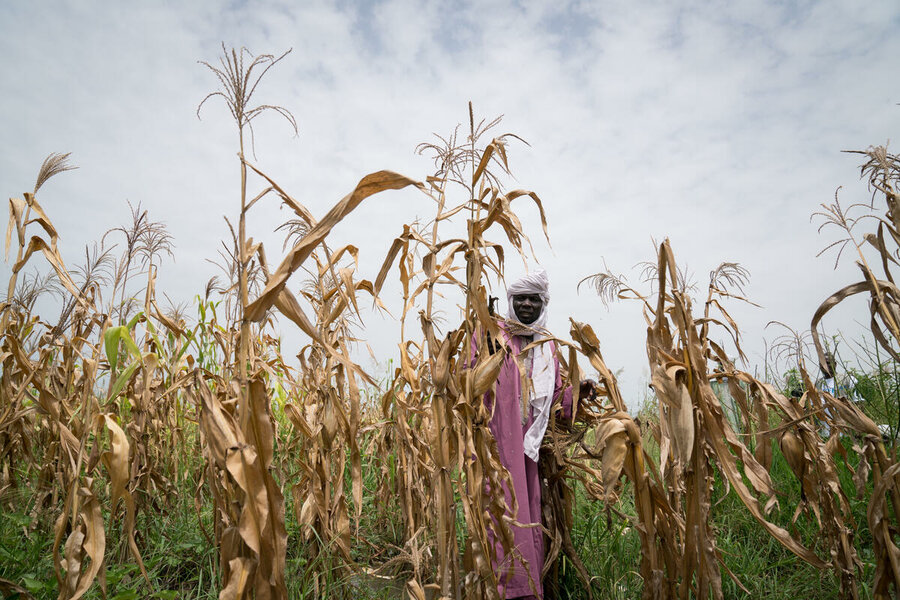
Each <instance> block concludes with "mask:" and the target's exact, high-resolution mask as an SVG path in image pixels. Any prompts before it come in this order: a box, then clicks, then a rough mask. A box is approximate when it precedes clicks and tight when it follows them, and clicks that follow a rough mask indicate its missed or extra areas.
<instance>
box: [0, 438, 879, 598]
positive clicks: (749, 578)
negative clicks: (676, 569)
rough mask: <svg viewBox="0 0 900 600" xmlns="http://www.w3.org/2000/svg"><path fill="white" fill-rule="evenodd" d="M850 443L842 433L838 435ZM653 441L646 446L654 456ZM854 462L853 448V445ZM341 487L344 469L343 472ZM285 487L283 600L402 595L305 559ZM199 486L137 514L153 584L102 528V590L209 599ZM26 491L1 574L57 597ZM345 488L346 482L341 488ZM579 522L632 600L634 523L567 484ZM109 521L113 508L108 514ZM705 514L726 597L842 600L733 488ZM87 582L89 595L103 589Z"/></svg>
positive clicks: (784, 486) (3, 547) (364, 547)
mask: <svg viewBox="0 0 900 600" xmlns="http://www.w3.org/2000/svg"><path fill="white" fill-rule="evenodd" d="M845 445H846V446H847V447H848V450H849V445H850V444H849V442H848V443H847V444H845ZM652 450H653V449H652V448H651V453H652ZM850 457H851V462H853V461H855V457H854V455H853V454H852V452H851V453H850ZM185 468H186V469H187V470H188V471H189V472H197V471H198V470H199V459H197V461H196V464H189V465H185ZM377 468H378V465H377V463H376V460H375V459H374V457H365V458H364V464H363V476H364V499H363V504H364V505H363V509H362V518H361V520H360V523H359V535H358V536H356V537H355V538H354V540H353V558H354V560H356V561H357V562H358V564H360V565H363V566H369V567H377V566H378V565H379V564H383V562H384V561H386V560H388V559H389V558H390V557H391V556H394V555H395V554H396V552H397V551H398V548H399V547H400V546H402V543H403V539H402V537H403V526H402V523H401V522H400V518H399V514H397V511H398V508H399V507H398V506H397V505H396V504H394V505H393V506H390V505H389V506H387V507H386V506H383V505H382V504H380V503H377V502H376V500H375V486H376V479H375V475H376V471H377ZM838 469H839V472H840V474H841V480H842V483H843V485H844V490H845V493H846V494H847V496H848V498H849V500H850V504H851V508H852V512H853V515H854V518H855V520H856V527H855V530H854V535H855V542H856V546H857V548H858V550H859V553H860V559H861V560H862V562H863V572H862V575H861V578H860V585H859V591H860V595H861V598H864V599H866V598H870V597H871V595H870V593H869V591H868V588H869V587H870V586H871V582H872V578H873V574H874V564H873V557H872V551H871V536H870V535H869V532H868V529H867V526H866V520H865V509H866V503H865V500H859V499H857V498H856V493H855V489H854V488H853V483H852V480H851V479H850V477H851V475H850V472H849V471H848V470H847V468H846V467H845V466H844V465H843V463H842V462H841V461H840V460H839V461H838ZM771 475H772V478H773V481H774V483H775V486H776V488H777V489H779V490H780V491H781V492H783V495H782V496H780V497H779V502H780V504H779V507H778V508H776V509H775V511H773V514H772V515H770V518H771V519H772V520H773V521H774V522H775V523H777V524H778V525H780V526H782V527H785V528H786V529H788V530H790V531H791V532H792V533H794V534H795V535H798V536H799V537H800V539H802V540H803V541H804V543H806V544H808V545H810V546H812V547H813V548H815V549H816V551H817V553H818V554H819V555H820V556H823V557H825V556H827V552H826V550H825V548H824V547H823V545H822V540H821V539H820V535H819V528H818V525H817V524H816V523H815V520H814V518H813V517H812V515H810V514H808V513H806V514H803V515H801V516H800V518H799V519H798V520H797V523H796V525H792V524H791V517H792V515H793V511H794V507H795V506H796V504H797V502H798V501H799V494H800V490H799V484H798V482H797V481H796V480H795V478H794V476H793V474H792V473H791V472H790V470H789V468H788V467H787V464H786V463H785V461H784V459H783V458H782V456H781V454H780V453H779V452H777V451H776V452H775V458H774V461H773V466H772V470H771ZM347 479H348V485H349V474H348V478H347ZM282 484H283V486H284V488H285V490H286V493H285V500H286V504H287V506H286V512H287V527H288V556H287V565H286V567H287V572H286V573H287V574H286V581H287V585H288V591H289V597H290V598H312V597H314V594H313V590H314V583H313V574H318V576H319V592H320V594H321V597H334V598H353V599H354V600H365V599H372V600H374V599H378V598H384V599H387V598H398V597H400V596H401V590H402V583H403V581H404V580H405V578H407V577H408V572H406V571H404V570H403V569H402V568H400V569H398V570H395V572H394V573H392V574H393V575H395V576H396V579H397V583H391V582H389V581H384V580H380V579H377V578H373V577H371V576H367V575H365V574H356V575H353V574H351V573H349V572H347V571H346V570H343V569H342V568H341V567H340V564H341V563H340V561H339V560H337V558H336V557H335V556H334V555H333V554H331V553H329V552H327V551H326V552H325V553H324V554H323V555H320V556H319V557H318V558H317V559H316V560H314V561H311V560H310V559H309V558H308V556H309V553H308V547H307V545H306V543H305V542H304V541H303V538H302V535H301V533H302V532H301V531H300V530H299V528H298V526H297V523H296V521H295V519H294V517H293V506H292V497H291V494H290V493H289V484H290V482H282ZM195 488H196V483H195V481H193V480H192V479H191V478H189V477H188V478H182V480H181V482H180V483H179V485H178V486H177V489H176V493H174V494H172V495H171V496H170V497H167V498H166V501H167V502H166V504H165V508H164V511H163V512H153V513H141V514H140V515H139V518H138V523H137V527H136V530H137V531H138V532H139V534H138V540H137V541H138V545H139V547H140V548H141V551H142V554H143V558H144V562H145V564H146V567H147V570H148V572H149V574H150V577H151V580H152V582H153V585H152V587H148V586H147V584H146V583H145V582H144V581H143V578H142V577H141V575H140V572H139V571H138V569H137V567H136V566H135V565H134V564H133V563H132V561H131V559H130V557H129V555H128V553H127V552H126V551H124V548H123V540H122V539H121V536H120V530H119V528H120V521H119V520H115V521H113V523H112V524H111V525H108V526H107V584H108V596H107V597H108V598H110V599H114V600H126V599H129V598H159V599H166V598H185V599H190V600H193V599H196V600H201V599H204V600H205V599H210V600H213V599H215V598H217V597H218V591H219V586H220V584H219V567H218V555H217V552H216V549H215V547H213V546H212V545H210V544H209V543H208V541H207V539H206V538H205V537H204V535H203V533H202V531H201V529H200V525H199V523H198V519H197V513H196V510H195V508H194V491H195ZM23 489H24V488H19V490H18V491H14V492H9V491H8V492H7V493H6V494H5V496H4V497H2V498H0V503H2V505H3V506H4V509H3V518H2V519H0V577H2V578H5V579H8V580H11V581H13V582H16V583H18V584H20V585H22V586H23V587H25V588H26V589H28V590H29V592H31V593H32V594H33V595H34V597H35V598H38V599H45V598H46V599H53V598H56V596H57V586H56V579H55V577H54V574H53V568H52V564H51V556H52V550H51V545H52V537H53V530H52V529H53V521H54V519H55V517H56V515H57V514H58V513H57V512H56V511H57V510H58V507H57V508H54V509H53V510H51V511H49V512H45V513H43V514H41V515H40V516H39V517H38V518H37V519H33V518H32V517H31V516H29V514H30V512H31V510H32V506H31V505H30V498H29V497H28V496H27V494H26V492H24V491H23ZM348 493H349V490H348ZM575 498H576V502H575V507H574V517H575V525H574V528H573V531H572V541H573V543H574V545H575V548H576V549H577V550H578V552H579V554H580V556H581V558H582V560H583V562H584V564H585V566H586V567H587V570H588V572H589V573H590V575H591V577H592V581H593V588H594V597H595V598H609V599H638V598H640V597H641V590H642V581H641V577H640V542H639V538H638V535H637V532H636V531H635V529H634V526H633V524H632V523H630V522H626V521H623V520H622V519H620V518H619V517H618V516H617V515H616V514H615V513H612V512H610V513H607V511H606V510H605V509H604V508H603V506H602V505H600V504H599V503H596V502H592V501H590V500H589V499H588V498H587V496H586V494H585V493H584V490H583V489H582V488H581V487H580V486H576V487H575ZM615 508H616V510H617V511H619V512H621V513H624V514H626V515H634V506H633V503H632V496H631V492H630V490H629V489H626V490H625V491H624V492H623V493H622V496H621V499H620V500H619V502H618V504H617V505H616V507H615ZM104 519H106V522H107V523H109V515H108V514H107V513H104ZM201 519H202V522H203V525H204V527H205V528H206V530H207V531H208V532H210V533H211V532H212V514H211V502H204V508H203V509H202V511H201ZM711 520H712V523H713V526H714V527H715V529H716V531H717V544H718V548H719V550H720V551H721V553H722V555H723V557H724V561H725V564H726V565H727V567H728V568H729V569H730V570H731V571H733V572H734V573H735V575H736V576H737V577H738V579H739V580H740V581H741V583H742V585H743V586H744V587H745V588H747V590H748V591H749V594H748V593H745V592H744V591H742V590H741V589H740V588H739V587H738V585H737V584H736V583H734V581H732V580H731V578H730V577H728V575H727V573H726V572H725V570H723V571H722V584H723V588H724V595H725V597H726V598H771V599H784V600H798V599H799V598H816V599H817V600H825V599H829V598H839V597H840V595H839V587H838V582H837V580H836V579H835V577H834V575H833V574H832V573H831V572H830V571H824V572H823V571H819V570H817V569H815V568H813V567H811V566H809V565H807V564H806V563H804V562H803V561H801V560H800V559H798V558H796V557H795V556H794V555H793V554H791V553H790V552H789V551H788V550H786V549H785V548H783V547H782V546H781V545H780V544H778V543H777V542H776V541H775V540H774V539H772V538H771V537H770V536H769V535H768V534H767V533H766V532H765V531H764V530H763V529H762V528H761V527H760V526H759V524H758V523H757V522H756V521H755V520H754V519H753V518H752V517H751V516H750V514H749V513H748V512H747V510H746V509H745V508H744V507H743V505H742V504H741V503H740V501H739V500H738V498H737V496H736V494H735V493H734V492H730V493H727V494H726V488H725V486H724V485H723V484H722V482H721V481H720V480H718V479H717V480H716V483H715V496H714V507H713V514H712V519H711ZM560 560H561V563H560V565H559V571H558V572H559V582H558V584H559V585H558V588H559V594H560V598H562V599H566V600H568V599H573V600H574V599H582V598H587V593H586V591H585V590H584V587H583V584H582V582H581V581H580V580H579V578H578V577H577V575H576V572H575V568H574V566H573V565H572V564H571V563H570V562H569V561H568V559H566V558H561V559H560ZM101 597H102V596H101V593H100V589H99V586H98V585H97V584H95V585H94V586H93V587H92V588H91V591H90V593H89V594H88V596H87V598H91V599H97V598H101Z"/></svg>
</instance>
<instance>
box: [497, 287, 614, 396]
mask: <svg viewBox="0 0 900 600" xmlns="http://www.w3.org/2000/svg"><path fill="white" fill-rule="evenodd" d="M512 306H513V311H515V313H516V318H517V319H519V322H520V323H522V324H523V325H531V324H532V323H534V322H535V321H536V320H537V318H538V317H539V316H541V310H543V308H544V301H543V300H542V299H541V297H540V295H538V294H516V295H515V296H513V297H512ZM596 386H597V382H596V381H594V380H593V379H583V380H582V381H581V385H579V386H578V388H579V389H578V399H579V400H584V399H585V398H591V399H593V398H594V397H595V396H596V395H597V390H596Z"/></svg>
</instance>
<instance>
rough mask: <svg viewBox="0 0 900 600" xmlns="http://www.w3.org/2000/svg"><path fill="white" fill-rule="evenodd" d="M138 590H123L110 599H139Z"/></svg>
mask: <svg viewBox="0 0 900 600" xmlns="http://www.w3.org/2000/svg"><path fill="white" fill-rule="evenodd" d="M137 597H138V595H137V590H131V589H129V590H123V591H121V592H119V593H118V594H116V595H115V596H112V597H110V599H109V600H137Z"/></svg>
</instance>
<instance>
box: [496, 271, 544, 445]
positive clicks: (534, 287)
mask: <svg viewBox="0 0 900 600" xmlns="http://www.w3.org/2000/svg"><path fill="white" fill-rule="evenodd" d="M523 294H537V295H538V296H540V297H541V300H542V301H543V306H542V307H541V314H540V315H538V318H537V319H535V320H534V322H533V323H530V324H528V325H524V324H522V323H520V322H519V319H518V317H517V316H516V311H515V309H513V303H512V299H513V296H518V295H523ZM506 300H507V303H508V305H509V310H508V313H507V315H508V319H507V322H508V325H509V330H510V333H511V334H513V335H534V341H538V340H541V339H545V338H547V337H548V333H547V330H546V329H545V328H544V327H545V325H546V323H547V305H548V304H549V303H550V282H549V280H548V279H547V272H546V271H544V270H543V269H538V270H537V271H535V272H534V273H530V274H528V275H525V276H524V277H521V278H519V279H517V280H515V281H514V282H512V283H511V284H510V285H509V286H508V287H507V289H506ZM531 353H532V363H531V364H532V366H531V390H530V393H529V397H528V409H529V410H531V412H532V413H533V415H534V421H533V422H532V423H531V427H529V428H528V431H526V432H525V438H524V445H525V456H527V457H528V458H530V459H531V460H533V461H535V462H537V460H538V456H539V451H540V447H541V441H542V440H543V439H544V433H545V432H546V431H547V424H548V423H549V421H550V406H551V404H552V403H553V392H554V390H555V389H556V372H555V369H554V367H555V362H554V360H553V351H552V349H551V345H550V342H549V341H547V342H544V343H543V344H540V345H538V346H536V347H535V348H533V349H532V351H531ZM523 391H524V390H523ZM527 417H528V413H527V412H525V418H526V419H527Z"/></svg>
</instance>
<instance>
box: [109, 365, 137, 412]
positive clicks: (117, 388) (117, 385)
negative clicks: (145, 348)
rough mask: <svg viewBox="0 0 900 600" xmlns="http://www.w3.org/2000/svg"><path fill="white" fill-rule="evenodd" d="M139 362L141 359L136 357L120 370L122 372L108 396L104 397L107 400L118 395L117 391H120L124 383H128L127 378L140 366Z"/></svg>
mask: <svg viewBox="0 0 900 600" xmlns="http://www.w3.org/2000/svg"><path fill="white" fill-rule="evenodd" d="M141 362H142V361H141V359H138V360H136V361H134V362H133V363H131V364H130V365H128V367H126V369H125V370H124V371H122V374H121V375H119V378H118V379H116V383H115V384H113V389H112V391H111V392H110V393H109V398H107V399H106V400H107V402H109V401H111V400H114V399H115V397H116V396H118V395H119V393H120V392H121V391H122V388H124V387H125V384H127V383H128V380H129V379H131V376H132V375H133V374H134V371H135V369H137V368H138V367H139V366H141Z"/></svg>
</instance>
